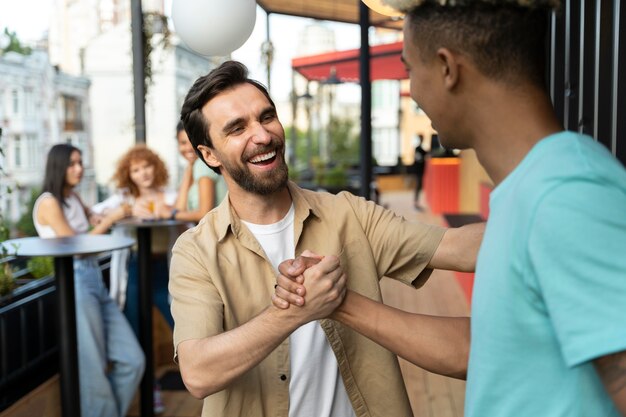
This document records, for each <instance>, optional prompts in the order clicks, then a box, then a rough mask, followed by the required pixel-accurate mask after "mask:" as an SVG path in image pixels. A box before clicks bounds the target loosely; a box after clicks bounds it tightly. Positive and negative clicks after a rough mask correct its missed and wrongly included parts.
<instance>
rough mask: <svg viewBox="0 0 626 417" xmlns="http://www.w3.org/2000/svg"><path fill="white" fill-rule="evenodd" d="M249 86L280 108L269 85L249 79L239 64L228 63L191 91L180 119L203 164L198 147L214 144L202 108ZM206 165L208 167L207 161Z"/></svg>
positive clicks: (235, 62) (205, 76)
mask: <svg viewBox="0 0 626 417" xmlns="http://www.w3.org/2000/svg"><path fill="white" fill-rule="evenodd" d="M246 83H247V84H250V85H252V86H254V87H256V88H257V89H259V91H261V92H262V93H263V95H265V97H266V98H267V100H268V101H269V103H270V104H271V105H272V107H274V108H276V105H275V104H274V101H273V100H272V99H271V97H270V95H269V93H268V91H267V89H266V88H265V86H264V85H263V84H261V83H260V82H258V81H256V80H252V79H250V78H248V69H247V68H246V66H245V65H243V64H242V63H240V62H237V61H226V62H224V63H223V64H221V65H220V66H219V67H217V68H215V69H214V70H212V71H211V72H209V73H208V74H207V75H204V76H202V77H200V78H198V79H197V80H196V82H195V83H194V84H193V86H191V88H190V89H189V92H188V93H187V96H186V97H185V101H184V103H183V107H182V109H181V111H180V120H181V121H182V123H183V126H184V127H185V131H186V132H187V135H188V136H189V141H190V142H191V145H192V146H193V148H194V150H195V151H196V154H197V155H198V157H199V158H200V159H202V160H203V161H204V158H203V157H202V154H201V153H200V151H199V150H198V145H206V146H208V147H209V148H213V142H212V141H211V137H210V136H209V124H208V122H207V120H206V118H205V117H204V115H203V114H202V107H204V105H205V104H206V103H208V102H209V101H210V100H212V99H213V98H214V97H215V96H217V95H218V94H221V93H223V92H225V91H228V90H232V89H233V88H235V87H237V86H239V85H241V84H246ZM204 163H205V164H206V161H204ZM207 165H208V164H207ZM210 168H211V169H213V170H214V171H215V172H217V173H219V172H220V171H219V168H213V167H211V166H210Z"/></svg>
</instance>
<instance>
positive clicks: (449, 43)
mask: <svg viewBox="0 0 626 417" xmlns="http://www.w3.org/2000/svg"><path fill="white" fill-rule="evenodd" d="M469 3H470V4H468V5H457V6H454V7H451V6H450V5H441V4H440V2H436V1H425V2H423V3H422V4H421V5H420V6H419V7H414V8H413V9H411V10H410V11H409V12H408V14H407V16H406V19H407V21H406V22H405V25H408V29H409V32H408V33H409V35H408V36H411V38H412V39H413V40H414V42H415V44H416V45H418V46H419V48H420V53H421V54H420V55H421V56H422V58H423V59H424V60H428V59H430V58H431V57H434V56H435V53H436V51H437V50H438V49H439V48H448V49H450V50H452V51H456V52H458V53H462V54H465V55H466V56H468V57H469V58H470V59H471V60H472V62H473V63H474V64H475V65H476V67H477V68H478V70H479V71H481V72H482V73H483V74H484V75H486V76H488V77H491V78H493V79H497V80H501V81H505V82H512V83H515V82H519V81H520V80H525V81H530V82H533V83H534V84H535V85H538V86H542V87H543V86H545V75H546V73H545V68H546V67H545V64H546V50H547V49H546V47H547V30H548V27H549V18H550V13H551V12H552V8H551V7H528V6H520V5H518V4H515V3H513V2H499V3H498V2H495V3H492V2H487V1H474V2H469Z"/></svg>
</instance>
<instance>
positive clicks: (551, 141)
mask: <svg viewBox="0 0 626 417" xmlns="http://www.w3.org/2000/svg"><path fill="white" fill-rule="evenodd" d="M625 318H626V171H625V170H624V168H623V167H622V166H621V165H620V163H619V162H618V161H617V160H616V159H614V158H613V157H612V155H610V153H609V152H608V151H607V150H606V149H605V148H604V147H603V146H602V145H600V144H598V143H596V142H595V141H593V140H592V139H591V138H589V137H586V136H582V135H578V134H575V133H571V132H561V133H559V134H555V135H552V136H550V137H548V138H545V139H544V140H542V141H540V142H539V143H538V144H537V145H536V146H535V147H534V148H533V149H532V150H531V151H530V153H529V154H528V155H527V156H526V158H525V159H524V160H523V161H522V162H521V164H520V165H519V166H518V167H517V168H516V169H515V170H514V171H513V172H512V173H511V174H510V175H509V176H508V177H507V178H506V179H505V180H504V181H503V182H502V183H501V184H500V185H498V187H496V189H495V190H494V191H493V192H492V194H491V198H490V215H489V220H488V222H487V229H486V232H485V237H484V240H483V244H482V247H481V249H480V253H479V257H478V264H477V269H476V281H475V287H474V294H473V299H472V338H471V340H472V341H471V351H470V362H469V370H468V381H467V395H466V403H465V416H467V417H484V416H490V417H492V416H516V417H517V416H550V417H552V416H568V417H569V416H580V417H587V416H594V417H601V416H618V415H619V413H618V412H617V410H616V409H615V407H614V405H613V402H612V401H611V399H610V397H609V396H608V394H607V393H606V391H605V389H604V387H603V385H602V383H601V381H600V379H599V377H598V375H597V373H596V371H595V368H594V366H593V363H592V361H593V359H595V358H598V357H601V356H604V355H607V354H610V353H615V352H619V351H623V350H626V325H625V324H624V323H625Z"/></svg>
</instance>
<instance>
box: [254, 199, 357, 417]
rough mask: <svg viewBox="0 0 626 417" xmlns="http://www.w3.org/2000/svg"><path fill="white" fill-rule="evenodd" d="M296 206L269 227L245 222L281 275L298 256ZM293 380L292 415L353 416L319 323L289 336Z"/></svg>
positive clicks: (320, 416) (290, 387) (290, 410)
mask: <svg viewBox="0 0 626 417" xmlns="http://www.w3.org/2000/svg"><path fill="white" fill-rule="evenodd" d="M294 213H295V209H294V206H293V204H292V205H291V208H290V209H289V212H288V213H287V215H286V216H285V217H284V218H283V219H282V220H280V221H279V222H277V223H274V224H268V225H259V224H252V223H249V222H245V221H244V222H243V223H244V224H245V225H246V226H247V227H248V229H250V232H252V234H253V235H254V237H256V239H257V241H258V242H259V244H260V245H261V247H262V248H263V250H264V251H265V254H266V255H267V257H268V259H269V260H270V262H271V263H272V266H273V267H274V270H275V271H276V273H277V274H278V265H279V264H280V263H281V262H282V261H284V260H286V259H293V258H294V256H295V244H294V226H293V224H294ZM289 356H290V358H291V380H290V381H289V416H290V417H300V416H313V417H351V416H354V410H353V409H352V404H351V403H350V399H349V398H348V393H347V392H346V387H345V385H344V383H343V380H342V379H341V374H340V373H339V366H338V364H337V358H335V355H334V353H333V351H332V349H331V348H330V344H329V343H328V340H327V339H326V335H325V334H324V331H323V330H322V328H321V326H320V324H319V323H318V322H317V321H312V322H309V323H307V324H305V325H303V326H301V327H300V328H298V329H296V331H294V332H293V333H292V334H291V336H289Z"/></svg>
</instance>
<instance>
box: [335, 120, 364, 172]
mask: <svg viewBox="0 0 626 417" xmlns="http://www.w3.org/2000/svg"><path fill="white" fill-rule="evenodd" d="M328 139H329V148H330V149H329V150H330V160H331V161H334V162H336V163H340V164H344V165H356V164H358V163H359V135H358V133H356V132H355V131H354V122H353V121H352V120H350V119H340V118H337V117H331V118H330V120H329V122H328Z"/></svg>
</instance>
